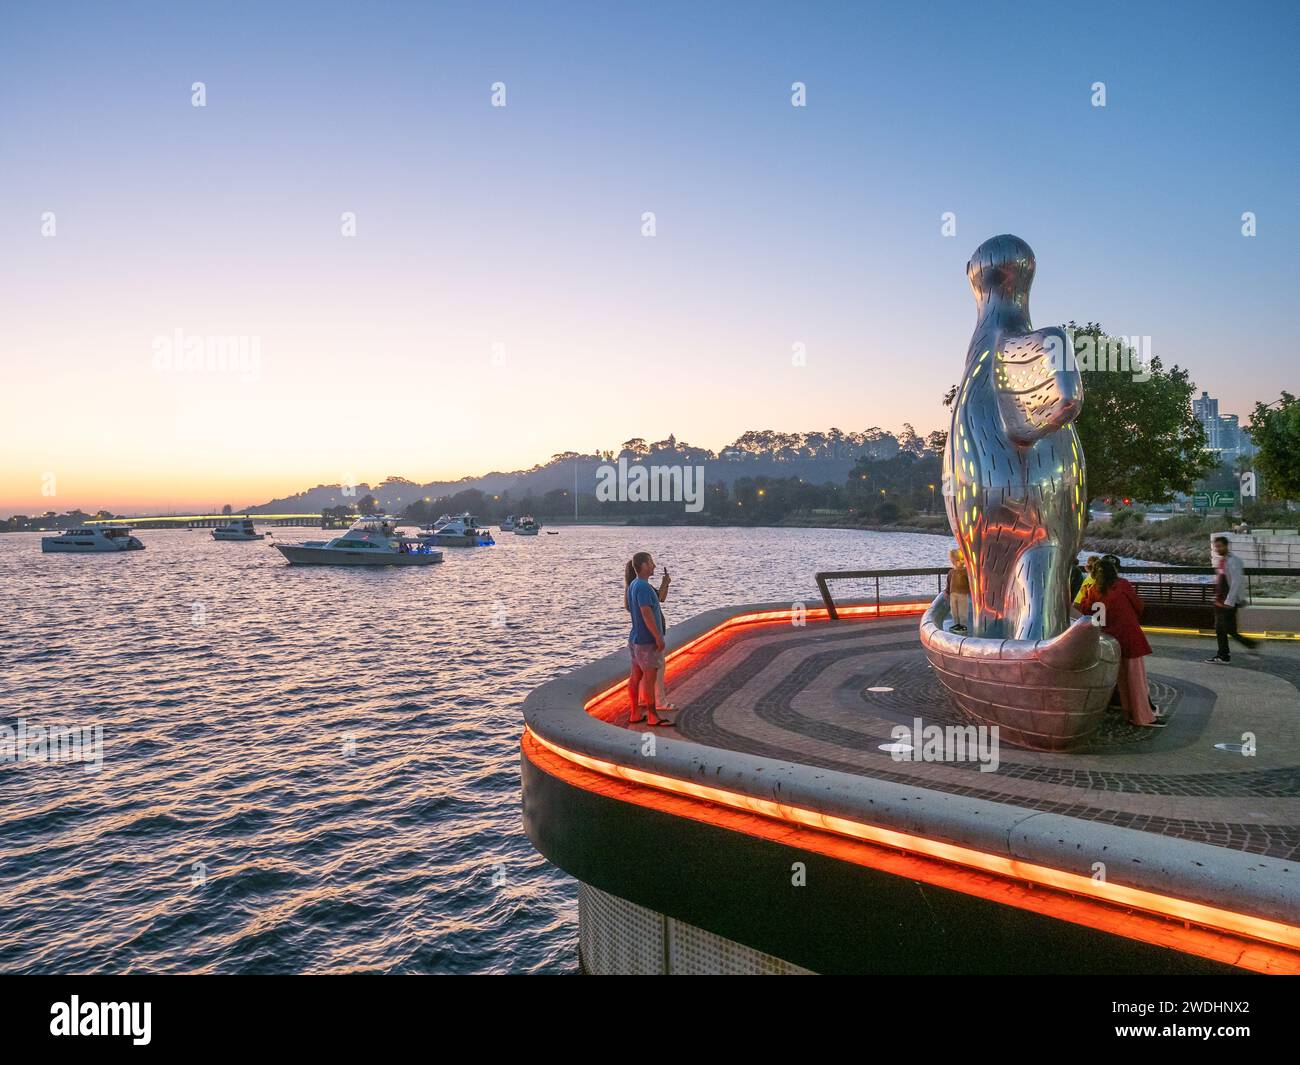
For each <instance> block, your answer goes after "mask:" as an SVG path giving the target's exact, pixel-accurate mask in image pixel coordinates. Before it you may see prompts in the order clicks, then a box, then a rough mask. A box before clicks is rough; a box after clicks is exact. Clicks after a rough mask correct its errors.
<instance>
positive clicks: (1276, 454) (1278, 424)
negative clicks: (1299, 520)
mask: <svg viewBox="0 0 1300 1065" xmlns="http://www.w3.org/2000/svg"><path fill="white" fill-rule="evenodd" d="M1248 429H1249V432H1250V437H1251V439H1252V440H1254V441H1255V446H1256V447H1257V448H1259V454H1258V455H1256V456H1255V469H1256V470H1258V471H1259V473H1260V474H1262V482H1263V483H1262V484H1261V485H1260V487H1261V488H1262V489H1263V490H1264V491H1265V492H1267V493H1268V494H1269V495H1270V496H1273V497H1276V498H1278V499H1300V399H1297V398H1296V397H1295V396H1293V395H1291V393H1290V392H1283V393H1282V398H1281V399H1278V400H1275V401H1274V402H1272V403H1256V404H1255V409H1254V411H1253V412H1252V413H1251V415H1250V425H1249V426H1248Z"/></svg>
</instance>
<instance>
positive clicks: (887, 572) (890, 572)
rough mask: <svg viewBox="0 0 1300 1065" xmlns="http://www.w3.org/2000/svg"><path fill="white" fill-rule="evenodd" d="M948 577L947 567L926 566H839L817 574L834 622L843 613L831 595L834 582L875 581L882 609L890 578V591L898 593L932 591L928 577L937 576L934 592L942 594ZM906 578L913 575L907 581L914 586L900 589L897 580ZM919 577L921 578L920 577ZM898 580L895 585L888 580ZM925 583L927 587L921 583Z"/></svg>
mask: <svg viewBox="0 0 1300 1065" xmlns="http://www.w3.org/2000/svg"><path fill="white" fill-rule="evenodd" d="M947 576H948V567H947V566H932V567H928V568H926V569H837V570H824V571H823V572H821V573H818V574H817V575H816V578H817V588H818V590H819V591H820V592H821V593H822V602H823V603H825V604H826V613H827V615H828V616H829V617H830V619H831V621H839V619H840V616H839V614H838V613H837V612H836V610H835V600H834V599H833V598H832V597H831V589H830V582H831V581H874V583H875V599H876V609H877V610H879V609H880V602H881V599H880V582H881V581H882V580H884V581H886V582H887V584H886V588H885V591H886V593H889V592H896V593H897V594H900V595H902V594H905V593H907V592H913V593H921V592H924V593H925V594H928V588H929V581H927V580H924V578H927V577H934V578H935V579H936V586H935V590H934V594H935V595H938V594H939V593H940V592H942V591H943V582H944V578H946V577H947ZM903 578H911V579H909V580H907V581H906V583H907V584H908V585H910V587H907V588H899V587H897V583H898V581H899V580H901V579H903ZM917 578H921V579H920V580H918V579H917ZM891 581H892V582H894V586H893V587H891V586H890V584H889V583H888V582H891ZM921 585H924V586H925V587H924V588H921V587H920V586H921Z"/></svg>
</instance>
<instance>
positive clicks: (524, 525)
mask: <svg viewBox="0 0 1300 1065" xmlns="http://www.w3.org/2000/svg"><path fill="white" fill-rule="evenodd" d="M539 529H541V526H540V525H538V524H537V522H536V520H535V519H534V518H533V516H532V515H531V514H525V515H524V516H523V517H522V518H520V519H519V520H518V521H517V522H515V535H516V536H536V535H537V532H538V530H539Z"/></svg>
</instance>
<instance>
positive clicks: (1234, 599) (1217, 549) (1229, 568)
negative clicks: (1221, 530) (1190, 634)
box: [1206, 536, 1255, 664]
mask: <svg viewBox="0 0 1300 1065" xmlns="http://www.w3.org/2000/svg"><path fill="white" fill-rule="evenodd" d="M1245 569H1246V567H1245V565H1244V564H1243V563H1242V561H1241V559H1239V558H1238V557H1237V556H1236V555H1234V554H1233V553H1232V552H1231V551H1230V550H1229V549H1228V538H1227V537H1226V536H1216V537H1215V538H1214V570H1215V573H1216V574H1217V576H1216V577H1215V589H1214V635H1215V636H1216V637H1217V638H1218V641H1219V653H1218V654H1217V655H1215V656H1214V657H1213V658H1207V659H1206V661H1207V662H1216V663H1220V664H1227V663H1228V662H1230V661H1231V660H1232V652H1231V651H1230V650H1229V649H1228V637H1229V636H1231V637H1232V638H1233V639H1234V640H1236V641H1237V642H1238V643H1239V644H1241V646H1242V647H1245V648H1246V649H1247V650H1253V649H1254V647H1255V641H1254V640H1252V639H1249V638H1248V637H1245V636H1243V635H1242V634H1241V633H1239V632H1238V631H1237V608H1238V607H1239V606H1241V603H1242V600H1243V599H1245V597H1246V574H1245Z"/></svg>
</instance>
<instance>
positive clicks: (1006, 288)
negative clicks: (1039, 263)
mask: <svg viewBox="0 0 1300 1065" xmlns="http://www.w3.org/2000/svg"><path fill="white" fill-rule="evenodd" d="M966 277H967V279H969V281H970V287H971V291H972V292H974V293H975V302H976V304H977V305H978V307H979V312H980V314H981V315H982V314H983V313H984V312H985V310H986V309H987V308H988V307H990V306H992V305H1002V304H1006V303H1010V304H1013V305H1014V306H1016V307H1019V308H1020V309H1021V310H1022V311H1023V312H1024V313H1025V314H1026V315H1027V314H1028V313H1029V286H1030V285H1032V284H1033V283H1034V250H1033V248H1031V247H1030V246H1029V245H1028V244H1026V243H1025V242H1024V241H1023V240H1021V239H1020V238H1019V237H1014V236H1012V235H1011V234H1010V233H1004V234H1002V235H1001V236H999V237H990V238H989V239H988V240H986V241H985V242H984V243H983V244H981V245H980V246H979V247H978V248H976V249H975V254H973V255H972V256H971V257H970V262H968V263H967V264H966Z"/></svg>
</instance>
